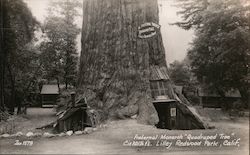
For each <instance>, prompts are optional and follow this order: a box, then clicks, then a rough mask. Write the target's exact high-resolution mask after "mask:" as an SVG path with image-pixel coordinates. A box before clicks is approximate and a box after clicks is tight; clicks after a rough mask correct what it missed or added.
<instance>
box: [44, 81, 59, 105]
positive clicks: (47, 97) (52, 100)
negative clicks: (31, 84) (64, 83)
mask: <svg viewBox="0 0 250 155" xmlns="http://www.w3.org/2000/svg"><path fill="white" fill-rule="evenodd" d="M40 94H41V103H42V107H53V106H55V105H56V101H57V98H58V96H59V88H58V85H43V87H42V90H41V93H40Z"/></svg>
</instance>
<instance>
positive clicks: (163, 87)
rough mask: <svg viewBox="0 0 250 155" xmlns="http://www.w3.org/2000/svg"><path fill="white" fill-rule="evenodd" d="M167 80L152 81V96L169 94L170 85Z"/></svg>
mask: <svg viewBox="0 0 250 155" xmlns="http://www.w3.org/2000/svg"><path fill="white" fill-rule="evenodd" d="M167 85H168V84H167V82H166V81H153V82H150V88H151V92H152V97H156V96H160V95H168V87H167Z"/></svg>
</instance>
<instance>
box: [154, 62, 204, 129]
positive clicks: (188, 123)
mask: <svg viewBox="0 0 250 155" xmlns="http://www.w3.org/2000/svg"><path fill="white" fill-rule="evenodd" d="M150 75H151V77H150V88H151V95H152V99H153V105H154V107H155V109H156V111H157V113H158V117H159V123H158V124H156V127H157V128H162V129H204V128H206V127H205V126H204V124H203V122H202V121H201V120H200V119H199V117H198V116H197V113H195V112H194V111H192V110H191V107H189V106H188V105H185V104H184V103H182V101H181V100H180V99H179V97H178V95H179V96H180V95H181V92H179V93H178V94H176V93H175V91H176V90H175V91H174V90H173V85H172V84H171V81H170V79H169V76H168V74H167V70H166V68H164V67H159V66H152V67H151V70H150ZM180 97H182V98H185V97H184V96H183V95H182V96H180Z"/></svg>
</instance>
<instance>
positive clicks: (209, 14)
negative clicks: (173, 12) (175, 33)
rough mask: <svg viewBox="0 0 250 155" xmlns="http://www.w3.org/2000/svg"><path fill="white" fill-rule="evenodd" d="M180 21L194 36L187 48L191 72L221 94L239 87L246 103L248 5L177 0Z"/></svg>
mask: <svg viewBox="0 0 250 155" xmlns="http://www.w3.org/2000/svg"><path fill="white" fill-rule="evenodd" d="M178 6H179V7H180V8H181V9H182V10H181V11H180V12H179V14H180V15H181V17H182V19H183V21H182V22H177V23H175V24H176V25H178V26H179V27H181V28H183V29H186V30H188V29H193V30H194V31H195V39H194V40H193V42H192V44H191V45H192V46H191V48H190V49H189V50H188V58H189V59H190V61H191V67H192V71H193V73H194V74H195V75H196V76H197V78H198V80H199V81H200V83H206V84H207V85H209V87H211V88H213V89H216V90H217V91H218V92H219V93H220V94H221V95H222V96H224V93H225V92H226V91H227V90H230V89H231V88H234V89H238V90H239V91H240V93H241V95H242V99H243V100H244V102H245V103H246V104H247V103H249V98H248V97H249V80H250V79H249V78H250V72H249V71H250V68H249V67H250V66H249V65H250V44H249V42H250V4H249V2H247V1H244V0H223V1H217V0H178Z"/></svg>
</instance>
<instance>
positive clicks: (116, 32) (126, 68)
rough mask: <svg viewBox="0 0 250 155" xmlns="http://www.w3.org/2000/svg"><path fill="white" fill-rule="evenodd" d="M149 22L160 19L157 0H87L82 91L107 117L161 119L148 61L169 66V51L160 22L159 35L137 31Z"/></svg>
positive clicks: (82, 62)
mask: <svg viewBox="0 0 250 155" xmlns="http://www.w3.org/2000/svg"><path fill="white" fill-rule="evenodd" d="M145 23H154V24H155V25H157V24H158V23H159V17H158V3H157V0H84V1H83V25H82V51H81V58H80V69H79V76H78V90H79V91H78V92H79V94H81V95H83V96H86V97H87V101H88V104H89V105H90V106H91V107H93V108H96V109H99V111H100V113H101V114H102V115H101V118H103V119H105V118H115V117H117V118H125V117H130V116H132V115H135V114H138V120H139V121H140V122H142V123H147V124H156V123H157V122H158V121H159V119H158V115H157V112H156V110H155V108H154V106H153V104H152V98H151V91H150V82H149V80H150V66H159V67H161V68H162V67H163V68H167V66H166V60H165V50H164V46H163V43H162V36H161V33H160V30H159V27H158V28H155V31H156V34H155V35H152V36H149V37H147V38H143V37H139V36H138V33H139V32H138V28H139V27H140V26H141V25H142V24H145ZM170 87H171V85H170ZM170 89H172V88H170ZM172 96H174V95H173V94H172Z"/></svg>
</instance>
